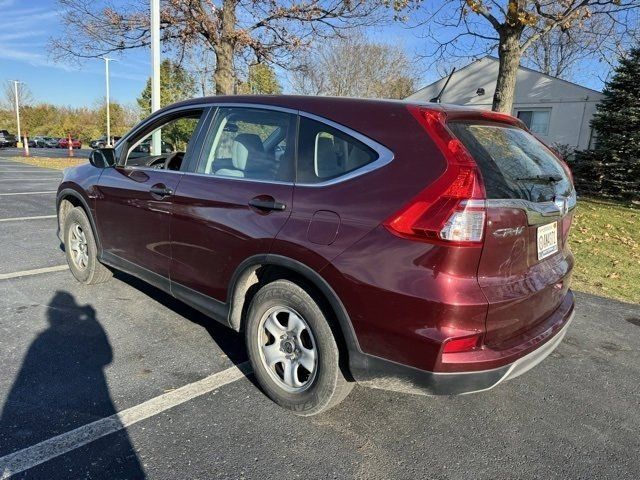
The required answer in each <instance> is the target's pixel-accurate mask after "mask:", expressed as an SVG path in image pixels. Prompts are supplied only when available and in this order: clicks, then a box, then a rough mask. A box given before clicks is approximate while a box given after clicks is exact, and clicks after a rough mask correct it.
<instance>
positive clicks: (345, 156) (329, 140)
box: [297, 117, 378, 183]
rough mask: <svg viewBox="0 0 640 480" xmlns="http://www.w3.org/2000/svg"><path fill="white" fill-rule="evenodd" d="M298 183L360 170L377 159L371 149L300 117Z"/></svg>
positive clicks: (339, 132)
mask: <svg viewBox="0 0 640 480" xmlns="http://www.w3.org/2000/svg"><path fill="white" fill-rule="evenodd" d="M299 132H300V133H299V146H298V178H297V181H298V182H299V183H319V182H324V181H327V180H331V179H333V178H336V177H339V176H341V175H344V174H346V173H349V172H352V171H354V170H357V169H358V168H361V167H363V166H365V165H367V164H369V163H371V162H374V161H375V160H377V158H378V154H377V153H376V152H375V150H373V149H372V148H370V147H368V146H367V145H365V144H364V143H362V142H361V141H359V140H357V139H355V138H353V137H351V136H350V135H347V134H346V133H344V132H341V131H340V130H337V129H335V128H333V127H330V126H329V125H326V124H324V123H321V122H318V121H316V120H311V119H310V118H306V117H300V130H299Z"/></svg>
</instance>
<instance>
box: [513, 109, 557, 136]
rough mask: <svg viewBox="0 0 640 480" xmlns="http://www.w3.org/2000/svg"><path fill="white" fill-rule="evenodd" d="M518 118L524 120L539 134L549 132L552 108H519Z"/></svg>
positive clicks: (528, 126)
mask: <svg viewBox="0 0 640 480" xmlns="http://www.w3.org/2000/svg"><path fill="white" fill-rule="evenodd" d="M518 118H519V119H520V120H522V123H524V124H525V125H526V126H527V128H528V129H529V130H531V131H532V132H533V133H537V134H538V135H547V134H548V133H549V119H550V118H551V110H550V109H545V110H519V111H518Z"/></svg>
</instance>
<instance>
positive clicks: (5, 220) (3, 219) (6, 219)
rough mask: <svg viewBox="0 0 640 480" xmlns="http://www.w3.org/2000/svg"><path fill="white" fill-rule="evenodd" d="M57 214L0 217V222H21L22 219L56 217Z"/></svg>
mask: <svg viewBox="0 0 640 480" xmlns="http://www.w3.org/2000/svg"><path fill="white" fill-rule="evenodd" d="M56 217H57V215H39V216H37V217H13V218H0V222H21V221H23V220H42V219H43V218H56Z"/></svg>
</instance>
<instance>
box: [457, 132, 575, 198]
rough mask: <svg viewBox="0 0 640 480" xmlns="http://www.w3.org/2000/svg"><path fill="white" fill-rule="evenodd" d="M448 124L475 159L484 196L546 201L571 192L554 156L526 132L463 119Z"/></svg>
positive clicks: (560, 166)
mask: <svg viewBox="0 0 640 480" xmlns="http://www.w3.org/2000/svg"><path fill="white" fill-rule="evenodd" d="M448 126H449V128H450V129H451V131H452V132H453V133H454V134H455V135H456V137H458V138H459V139H460V141H461V142H462V143H463V144H464V146H465V147H466V148H467V150H469V153H471V155H472V156H473V158H474V159H475V160H476V163H477V164H478V167H479V168H480V172H481V173H482V179H483V180H484V185H485V189H486V191H487V198H489V199H504V198H517V199H523V200H530V201H532V202H548V201H552V200H553V199H554V197H555V196H556V195H558V196H569V194H570V193H571V190H572V187H571V182H569V179H568V178H567V174H566V172H565V171H564V169H563V168H562V165H560V162H559V161H558V159H557V158H556V157H555V156H554V155H553V153H551V152H550V151H549V150H548V149H547V148H546V147H545V146H544V145H543V144H542V143H540V142H539V141H538V140H537V139H536V138H535V137H533V136H532V135H531V134H530V133H528V132H526V131H524V130H521V129H519V128H515V127H509V126H498V125H489V124H473V123H466V122H450V123H449V124H448Z"/></svg>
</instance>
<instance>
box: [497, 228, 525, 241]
mask: <svg viewBox="0 0 640 480" xmlns="http://www.w3.org/2000/svg"><path fill="white" fill-rule="evenodd" d="M522 232H524V226H520V227H515V228H500V229H498V230H496V231H495V232H493V236H494V237H499V238H505V237H517V236H518V235H520V234H522Z"/></svg>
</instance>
